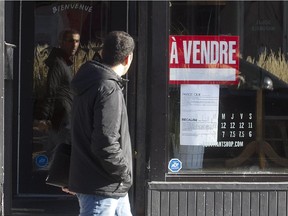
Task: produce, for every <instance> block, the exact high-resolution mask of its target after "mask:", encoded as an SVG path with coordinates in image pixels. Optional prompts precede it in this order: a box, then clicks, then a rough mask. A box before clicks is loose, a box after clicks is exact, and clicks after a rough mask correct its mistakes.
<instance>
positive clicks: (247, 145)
mask: <svg viewBox="0 0 288 216" xmlns="http://www.w3.org/2000/svg"><path fill="white" fill-rule="evenodd" d="M284 6H285V3H284V2H281V1H277V2H274V1H271V2H269V1H251V2H249V1H241V2H237V1H199V2H195V1H182V2H180V1H171V2H170V42H169V63H170V66H169V67H170V68H169V149H170V151H169V157H168V158H169V159H170V163H169V165H168V167H169V171H168V172H169V173H197V172H216V173H217V172H218V173H219V172H221V173H223V172H233V173H243V172H245V173H268V172H269V173H270V172H272V173H275V172H276V173H285V172H287V171H288V170H287V167H288V134H287V132H288V130H287V129H288V109H287V108H288V107H287V104H288V97H287V95H288V94H287V93H288V88H287V87H288V76H287V74H286V71H287V69H288V63H287V56H286V50H287V44H286V39H285V35H286V32H285V31H287V29H286V22H287V20H285V18H286V16H284V14H285V13H286V11H285V8H286V7H284ZM178 46H180V47H181V46H182V47H181V48H179V47H178ZM180 56H181V57H180ZM180 64H181V66H179V65H180ZM175 68H176V69H177V70H176V69H175ZM179 68H180V69H181V70H180V69H179ZM175 71H176V72H175ZM228 71H229V72H228ZM175 74H176V75H175Z"/></svg>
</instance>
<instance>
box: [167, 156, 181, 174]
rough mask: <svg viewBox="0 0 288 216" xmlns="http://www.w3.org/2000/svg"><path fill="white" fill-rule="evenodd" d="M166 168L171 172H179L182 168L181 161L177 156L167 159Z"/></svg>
mask: <svg viewBox="0 0 288 216" xmlns="http://www.w3.org/2000/svg"><path fill="white" fill-rule="evenodd" d="M168 169H169V170H170V171H171V172H179V171H180V170H181V169H182V162H181V161H180V160H179V159H178V158H172V159H171V160H170V161H169V164H168Z"/></svg>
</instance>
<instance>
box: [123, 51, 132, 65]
mask: <svg viewBox="0 0 288 216" xmlns="http://www.w3.org/2000/svg"><path fill="white" fill-rule="evenodd" d="M132 59H133V54H129V55H128V56H126V57H125V59H124V62H123V65H124V66H126V65H130V63H131V62H132Z"/></svg>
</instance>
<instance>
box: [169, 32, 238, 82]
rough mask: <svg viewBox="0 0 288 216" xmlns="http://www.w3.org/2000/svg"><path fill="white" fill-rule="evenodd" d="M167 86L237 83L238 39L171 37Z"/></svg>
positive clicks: (227, 37)
mask: <svg viewBox="0 0 288 216" xmlns="http://www.w3.org/2000/svg"><path fill="white" fill-rule="evenodd" d="M169 69H170V70H169V84H225V85H226V84H230V85H231V84H232V85H236V84H238V80H237V75H238V71H239V37H238V36H191V35H184V36H183V35H181V36H180V35H174V36H173V35H171V36H170V39H169Z"/></svg>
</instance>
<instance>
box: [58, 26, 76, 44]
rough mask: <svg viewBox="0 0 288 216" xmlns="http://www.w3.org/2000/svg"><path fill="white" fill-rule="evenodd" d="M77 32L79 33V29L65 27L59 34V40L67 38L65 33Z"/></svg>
mask: <svg viewBox="0 0 288 216" xmlns="http://www.w3.org/2000/svg"><path fill="white" fill-rule="evenodd" d="M73 34H78V35H80V33H79V31H77V30H75V29H66V30H64V31H62V32H61V33H60V34H59V41H60V42H62V41H64V40H65V39H66V38H67V35H73Z"/></svg>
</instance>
